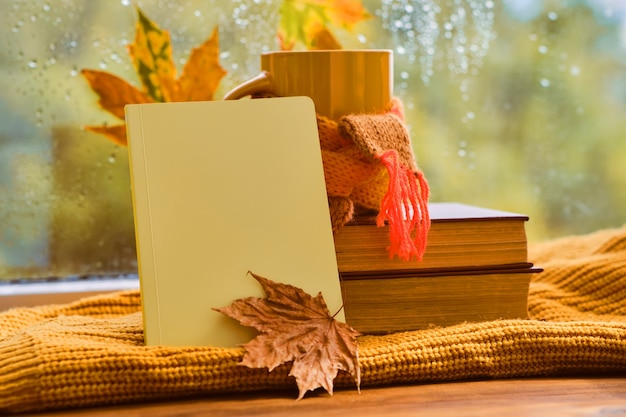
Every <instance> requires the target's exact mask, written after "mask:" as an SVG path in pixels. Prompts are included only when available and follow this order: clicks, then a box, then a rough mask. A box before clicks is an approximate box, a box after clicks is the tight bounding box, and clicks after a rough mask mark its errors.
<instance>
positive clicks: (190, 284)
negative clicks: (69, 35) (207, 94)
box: [126, 97, 344, 347]
mask: <svg viewBox="0 0 626 417" xmlns="http://www.w3.org/2000/svg"><path fill="white" fill-rule="evenodd" d="M126 123H127V131H128V138H129V145H128V147H129V153H130V161H131V180H132V187H133V204H134V210H135V233H136V237H137V248H138V262H139V277H140V286H141V295H142V304H143V316H144V331H145V342H146V344H147V345H169V346H204V345H212V346H221V347H231V346H236V345H238V344H240V343H244V342H246V341H248V340H250V338H251V337H253V335H254V333H252V331H251V330H250V329H247V328H244V327H242V326H240V325H239V324H238V323H237V322H235V321H234V320H232V319H230V318H228V317H226V316H224V315H222V314H221V313H218V312H216V311H213V310H212V308H214V307H224V306H226V305H228V304H230V303H231V302H232V301H234V300H235V299H238V298H243V297H249V296H255V297H263V296H264V294H263V291H262V289H261V287H260V286H259V284H258V283H257V282H256V280H254V279H253V278H252V277H251V276H249V275H248V274H247V272H248V271H252V272H254V273H256V274H258V275H262V276H264V277H266V278H269V279H271V280H273V281H278V282H283V283H287V284H291V285H295V286H297V287H300V288H302V289H303V290H305V291H307V292H308V293H309V294H311V295H313V296H315V295H317V294H318V293H319V292H321V293H322V295H323V296H324V299H325V300H326V303H327V304H328V307H329V309H330V312H331V314H334V313H335V312H336V311H338V310H339V309H340V308H341V306H342V297H341V288H340V283H339V275H338V272H337V261H336V257H335V251H334V245H333V237H332V229H331V224H330V216H329V211H328V203H327V197H326V187H325V182H324V173H323V167H322V158H321V151H320V145H319V138H318V133H317V124H316V119H315V110H314V106H313V103H312V101H311V100H310V99H309V98H306V97H289V98H267V99H255V100H239V101H211V102H190V103H154V104H133V105H128V106H126ZM337 318H338V319H340V320H342V321H343V320H344V316H343V311H342V312H341V313H340V314H339V315H338V316H337Z"/></svg>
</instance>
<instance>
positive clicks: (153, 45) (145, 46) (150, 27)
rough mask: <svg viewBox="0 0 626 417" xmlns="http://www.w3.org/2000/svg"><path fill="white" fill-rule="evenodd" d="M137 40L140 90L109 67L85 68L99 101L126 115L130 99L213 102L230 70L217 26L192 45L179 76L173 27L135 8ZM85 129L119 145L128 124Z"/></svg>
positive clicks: (135, 55)
mask: <svg viewBox="0 0 626 417" xmlns="http://www.w3.org/2000/svg"><path fill="white" fill-rule="evenodd" d="M137 15H138V19H137V25H136V33H135V40H134V42H133V43H132V44H130V45H129V46H128V52H129V54H130V56H131V59H132V61H133V64H134V67H135V70H136V72H137V75H138V76H139V80H140V81H141V85H142V90H139V89H137V88H135V87H133V86H132V85H130V84H129V83H127V82H126V81H124V80H122V79H121V78H119V77H117V76H115V75H112V74H109V73H107V72H105V71H94V70H83V71H82V72H81V74H82V75H83V76H84V77H85V79H86V80H87V82H88V83H89V85H90V86H91V88H92V90H93V91H94V92H95V93H96V94H97V95H98V96H99V97H100V100H99V102H98V103H99V104H100V106H101V107H102V108H103V109H104V110H106V111H108V112H109V113H111V114H112V115H114V116H115V117H117V118H118V119H120V120H122V121H123V120H124V106H125V105H126V104H141V103H150V102H171V101H202V100H206V101H210V100H213V96H214V94H215V90H217V87H218V85H219V83H220V81H221V79H222V77H224V75H226V71H225V70H224V69H223V68H222V67H221V66H220V64H219V36H218V31H217V28H216V29H214V30H213V33H212V34H211V36H210V37H209V39H207V40H206V41H205V42H204V43H203V44H202V45H200V46H199V47H197V48H194V49H193V51H192V53H191V56H190V57H189V60H188V61H187V64H186V65H185V67H184V68H183V73H182V75H181V77H180V78H178V79H177V78H176V67H175V65H174V59H173V57H172V44H171V39H170V34H169V32H167V31H165V30H162V29H161V28H159V27H158V26H157V25H156V24H155V23H154V22H152V21H151V20H150V19H148V18H147V17H146V16H145V15H144V14H143V13H142V12H141V10H140V9H139V8H137ZM85 129H86V130H89V131H92V132H95V133H100V134H103V135H106V136H107V137H108V138H109V139H111V140H113V141H114V142H115V143H118V144H120V145H126V144H127V138H126V127H125V125H124V124H121V125H116V126H86V127H85Z"/></svg>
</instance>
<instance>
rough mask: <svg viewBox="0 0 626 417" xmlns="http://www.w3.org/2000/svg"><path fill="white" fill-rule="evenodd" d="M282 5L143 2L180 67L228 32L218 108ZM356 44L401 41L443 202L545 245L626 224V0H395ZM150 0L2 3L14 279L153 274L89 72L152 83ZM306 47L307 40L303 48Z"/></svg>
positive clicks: (268, 36) (0, 272) (421, 140)
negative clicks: (139, 52) (500, 217)
mask: <svg viewBox="0 0 626 417" xmlns="http://www.w3.org/2000/svg"><path fill="white" fill-rule="evenodd" d="M281 4H282V0H237V1H228V2H226V1H221V0H176V1H174V0H143V1H139V2H137V5H138V6H139V7H140V8H141V10H142V11H143V12H144V13H145V14H146V16H148V17H149V18H150V19H151V20H152V21H154V22H156V23H157V24H158V25H159V26H160V27H161V28H162V29H165V30H168V31H169V32H170V33H171V36H172V47H173V54H174V58H175V62H176V65H177V66H178V67H177V68H178V70H179V71H180V70H181V69H182V67H183V65H184V63H185V62H186V60H187V58H188V57H189V54H190V53H191V51H192V49H193V48H194V47H196V46H198V45H200V44H201V43H203V42H204V41H205V40H206V39H207V38H209V36H210V35H211V33H212V31H213V29H214V28H215V27H219V36H220V63H221V65H222V66H223V67H224V69H225V70H226V71H228V74H227V75H226V77H225V78H223V80H222V82H221V84H220V87H219V89H218V91H217V93H216V98H221V97H222V96H223V94H224V93H225V92H226V91H228V90H229V89H230V88H232V87H233V86H235V85H237V84H238V83H240V82H241V81H243V80H245V79H247V78H249V77H251V76H253V75H254V74H256V72H257V71H258V69H259V59H258V55H259V53H261V52H264V51H270V50H276V49H278V47H279V46H278V42H277V39H276V31H277V27H278V21H279V17H280V10H281V9H280V8H281ZM363 4H364V5H365V7H366V8H367V10H368V11H369V12H370V14H371V18H370V19H368V20H367V21H364V22H361V23H358V24H356V25H355V26H354V27H353V28H352V30H346V29H344V28H336V27H331V30H332V31H333V33H334V34H335V36H336V37H337V39H338V40H339V42H340V43H341V44H342V46H343V47H344V48H389V49H393V51H394V56H395V72H394V73H395V92H396V95H397V96H398V97H399V98H401V99H402V101H403V103H404V107H405V113H406V120H407V124H408V126H409V128H410V131H411V137H412V140H413V144H414V149H415V153H416V156H417V159H418V162H419V165H420V167H421V168H422V169H423V171H424V172H425V174H426V177H427V178H428V180H429V182H430V186H431V199H432V200H433V201H459V202H465V203H469V204H476V205H481V206H486V207H492V208H498V209H503V210H510V211H515V212H522V213H525V214H528V215H529V216H530V218H531V221H530V222H529V223H528V225H527V230H528V235H529V239H530V240H531V241H538V240H545V239H550V238H554V237H557V236H562V235H566V234H574V233H575V234H580V233H587V232H591V231H593V230H597V229H600V228H606V227H616V226H621V225H622V224H623V222H624V217H625V215H624V213H626V174H625V173H624V168H623V167H624V166H626V146H625V145H624V139H623V135H624V132H626V117H625V116H626V71H625V66H626V3H623V2H620V1H615V0H506V1H495V0H494V1H491V0H487V1H483V0H480V1H478V0H382V1H367V0H364V1H363ZM136 21H137V13H136V9H135V6H134V2H131V1H128V0H118V1H91V0H59V1H56V0H49V1H45V0H44V1H40V0H4V1H2V2H0V91H1V92H2V93H1V94H0V278H4V279H12V278H23V277H57V276H68V275H87V274H109V273H128V272H133V271H135V270H136V253H135V242H134V232H133V218H132V203H131V191H130V180H129V174H128V158H127V155H126V148H124V147H121V146H119V145H116V144H114V143H113V142H111V141H109V140H108V139H106V138H105V137H104V136H102V135H98V134H95V133H92V132H87V131H85V130H83V129H82V128H81V127H82V126H85V125H106V124H113V123H116V122H115V120H114V118H113V117H112V116H110V115H109V114H108V113H106V112H105V111H103V110H102V109H101V108H100V107H99V106H98V104H97V101H98V97H97V96H96V95H95V93H94V92H93V91H92V90H91V89H90V87H89V85H88V83H87V82H86V80H85V79H84V78H83V77H82V76H81V70H83V69H96V70H103V71H107V72H110V73H111V74H114V75H116V76H118V77H121V78H122V79H124V80H127V81H128V82H130V83H132V84H134V85H135V86H139V80H138V76H137V74H136V73H135V71H134V69H133V65H132V62H131V60H130V58H129V54H128V51H127V45H128V44H129V43H131V42H132V41H133V39H134V36H135V23H136ZM296 47H297V48H298V49H301V48H302V47H301V45H297V46H296Z"/></svg>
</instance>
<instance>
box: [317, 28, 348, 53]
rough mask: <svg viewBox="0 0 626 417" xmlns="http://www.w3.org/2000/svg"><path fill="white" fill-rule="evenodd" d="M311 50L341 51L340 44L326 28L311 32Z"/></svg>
mask: <svg viewBox="0 0 626 417" xmlns="http://www.w3.org/2000/svg"><path fill="white" fill-rule="evenodd" d="M309 49H311V50H329V49H341V44H340V43H339V41H337V39H336V38H335V36H334V35H333V34H332V33H331V32H330V30H328V28H326V27H320V28H319V29H318V30H316V31H312V32H311V45H310V46H309Z"/></svg>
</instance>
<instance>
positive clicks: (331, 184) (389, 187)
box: [318, 101, 430, 260]
mask: <svg viewBox="0 0 626 417" xmlns="http://www.w3.org/2000/svg"><path fill="white" fill-rule="evenodd" d="M399 104H400V103H399V102H398V101H396V102H394V105H393V106H392V107H391V108H390V110H389V111H388V112H386V113H382V114H359V115H347V116H344V117H342V118H341V119H340V120H339V121H338V122H335V121H333V120H330V119H327V118H325V117H322V116H318V130H319V136H320V142H321V148H322V161H323V164H324V174H325V177H326V188H327V193H328V197H329V206H330V212H331V219H332V224H333V230H334V232H335V233H336V232H338V231H339V230H340V229H341V228H342V227H343V226H344V225H345V224H346V223H347V222H349V221H351V220H352V219H353V218H354V216H355V213H359V212H360V211H363V210H370V211H372V210H374V211H376V212H378V216H377V225H378V226H379V227H382V226H384V225H389V248H388V251H389V256H390V257H394V256H398V257H399V258H400V259H403V260H411V259H418V260H421V258H422V256H423V254H424V252H425V250H426V243H427V236H428V230H429V228H430V216H429V213H428V206H427V202H428V194H429V189H428V183H427V181H426V179H425V177H424V175H423V173H422V172H421V171H420V170H419V168H418V167H417V164H416V162H415V157H414V154H413V150H412V146H411V140H410V137H409V134H408V131H407V129H406V126H405V123H404V118H403V114H402V111H401V108H400V106H399Z"/></svg>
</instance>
